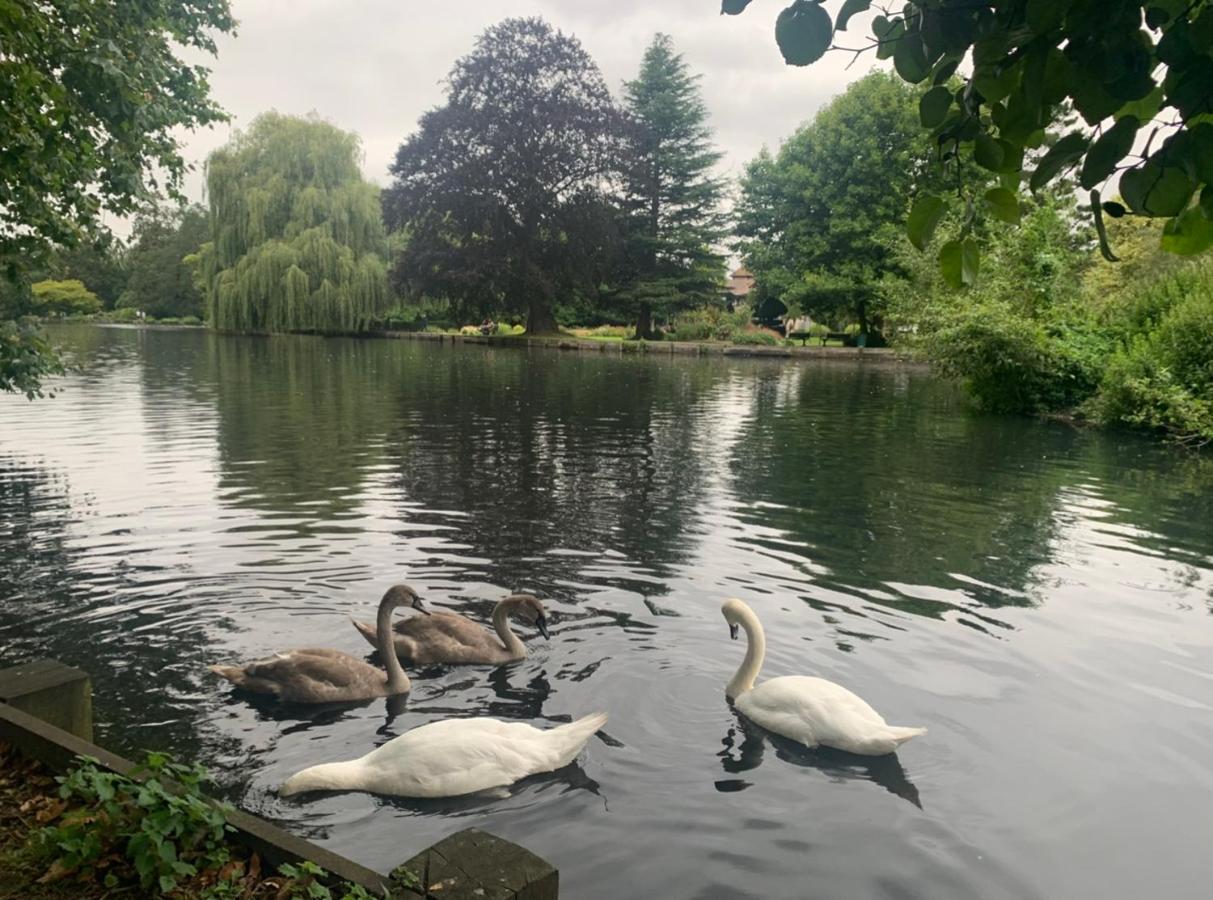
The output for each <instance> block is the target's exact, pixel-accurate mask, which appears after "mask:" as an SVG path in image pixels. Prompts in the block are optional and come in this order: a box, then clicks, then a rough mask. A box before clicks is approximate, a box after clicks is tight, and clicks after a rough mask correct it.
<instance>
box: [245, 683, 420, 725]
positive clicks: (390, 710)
mask: <svg viewBox="0 0 1213 900" xmlns="http://www.w3.org/2000/svg"><path fill="white" fill-rule="evenodd" d="M227 696H228V697H229V698H230V699H231V700H233V701H237V702H240V703H244V704H246V705H248V706H250V707H252V709H253V710H254V711H256V713H257V718H258V719H259V720H260V721H263V722H293V723H294V724H292V725H288V726H287V727H285V728H283V729H282V731H281V732H280V734H282V735H287V734H297V733H299V732H303V731H307V730H309V729H311V728H323V727H327V726H330V725H333V724H335V723H337V722H340V721H341V720H342V719H344V718H346V716H347V715H348V714H349V713H352V712H353V711H354V710H356V709H366V708H367V707H369V706H371V705H372V704H374V703H383V704H384V707H385V712H386V721H385V722H384V724H383V725H382V726H380V728H379V730H378V733H380V734H382V733H384V731H383V729H386V728H388V727H389V726H390V725H391V724H392V722H393V721H394V720H395V719H396V718H397V717H398V716H400V715H402V714H403V713H404V712H405V710H406V709H407V708H408V700H409V695H408V694H407V693H404V694H395V695H393V696H391V697H368V698H366V699H365V700H343V701H341V702H338V703H286V702H283V701H281V700H279V699H277V698H276V697H273V696H271V695H270V694H258V693H254V692H252V691H245V690H241V689H240V688H233V689H231V690H230V691H229V692H228V694H227Z"/></svg>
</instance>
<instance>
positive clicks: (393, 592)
mask: <svg viewBox="0 0 1213 900" xmlns="http://www.w3.org/2000/svg"><path fill="white" fill-rule="evenodd" d="M379 603H380V604H381V605H383V604H386V605H387V607H388V608H389V609H395V608H396V607H398V606H407V607H410V608H412V609H415V610H417V612H419V613H424V614H425V615H427V616H428V615H429V614H430V611H429V610H428V609H426V608H425V607H424V606H423V605H422V603H421V596H420V595H419V594H418V593H417V592H416V591H415V590H413V589H412V588H411V587H409V586H408V585H407V584H394V585H392V586H391V587H390V588H388V589H387V592H386V593H385V594H384V595H383V599H382V600H380V601H379Z"/></svg>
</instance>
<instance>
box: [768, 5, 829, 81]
mask: <svg viewBox="0 0 1213 900" xmlns="http://www.w3.org/2000/svg"><path fill="white" fill-rule="evenodd" d="M833 36H834V23H833V22H831V21H830V14H829V13H827V12H826V11H825V10H824V9H822V8H821V6H820V5H818V4H817V3H812V2H810V0H795V2H794V3H793V4H792V5H791V6H789V7H787V8H786V9H785V10H784V11H783V12H781V13H780V14H779V18H777V19H776V20H775V42H776V43H777V44H779V52H780V53H782V54H783V59H784V62H786V63H787V64H788V65H790V66H807V65H809V64H810V63H813V62H816V61H817V60H819V59H821V57H822V56H823V55H824V54H825V52H826V50H827V49H828V48H829V46H830V40H831V39H832V38H833Z"/></svg>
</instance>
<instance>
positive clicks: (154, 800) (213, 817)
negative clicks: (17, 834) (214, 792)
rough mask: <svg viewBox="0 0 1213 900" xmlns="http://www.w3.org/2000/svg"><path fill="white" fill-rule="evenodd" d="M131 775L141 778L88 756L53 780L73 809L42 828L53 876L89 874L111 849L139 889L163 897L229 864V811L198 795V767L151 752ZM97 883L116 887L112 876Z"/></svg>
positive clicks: (203, 774) (201, 774) (200, 771)
mask: <svg viewBox="0 0 1213 900" xmlns="http://www.w3.org/2000/svg"><path fill="white" fill-rule="evenodd" d="M132 775H135V776H139V775H146V776H147V777H146V778H144V779H143V780H136V779H135V778H131V777H127V776H125V775H119V774H117V773H114V772H108V771H105V770H103V769H101V768H99V767H98V764H97V761H96V760H94V759H87V758H86V759H83V760H82V761H81V763H80V765H78V766H77V767H76V768H74V769H72V770H71V771H70V772H69V773H68V774H67V775H65V776H63V777H61V778H59V779H58V781H59V784H60V787H59V796H60V797H62V798H63V799H64V800H68V801H70V802H72V803H74V804H79V807H78V808H77V809H76V810H73V811H72V812H71V813H68V814H67V815H65V816H64V818H63V819H62V820H61V821H60V822H59V823H58V824H56V825H52V826H49V827H48V828H46V829H45V830H44V831H43V834H42V840H43V843H44V846H45V848H46V849H47V851H48V853H49V854H51V855H52V857H53V859H54V866H55V870H56V872H57V873H60V874H62V875H67V874H76V875H78V876H84V877H89V876H91V875H92V874H93V873H94V870H95V869H96V868H97V866H98V865H99V864H100V863H101V862H102V860H104V859H105V858H106V857H107V856H108V855H109V854H111V853H113V852H115V851H116V850H117V851H119V852H121V853H122V854H123V855H124V856H125V857H126V859H127V860H128V861H129V862H130V864H131V866H133V868H134V870H135V872H136V874H137V875H138V880H139V884H140V885H141V886H142V887H143V888H144V889H151V888H156V889H158V890H159V891H160V892H161V893H168V892H170V891H172V890H173V889H174V888H176V887H177V883H178V882H179V881H180V880H181V879H183V878H191V877H193V876H195V875H197V874H198V872H199V870H200V869H204V868H217V867H219V866H221V865H223V864H224V863H225V862H227V859H228V850H227V845H226V841H225V837H226V834H227V832H229V831H230V830H231V827H230V826H229V825H228V824H227V818H226V810H227V809H229V808H230V807H227V806H225V805H224V804H221V803H216V802H214V801H212V800H209V799H208V798H206V797H205V796H203V794H202V792H201V784H202V782H203V780H204V779H205V778H206V772H205V770H204V769H202V768H201V767H200V766H196V765H195V766H189V765H184V764H181V763H175V762H172V761H171V760H170V759H169V758H168V757H167V756H165V755H164V754H160V753H149V754H148V756H147V761H146V762H145V763H144V764H143V765H142V766H140V767H139V768H138V769H136V770H135V772H133V773H132ZM172 782H175V783H176V785H177V786H179V787H177V786H174V785H173V784H172ZM98 880H103V881H104V883H105V885H106V887H110V888H115V887H117V886H118V884H119V876H118V875H117V874H115V873H114V872H107V873H105V874H104V875H100V876H99V878H98Z"/></svg>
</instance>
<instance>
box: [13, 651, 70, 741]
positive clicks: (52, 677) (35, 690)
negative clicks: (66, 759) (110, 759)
mask: <svg viewBox="0 0 1213 900" xmlns="http://www.w3.org/2000/svg"><path fill="white" fill-rule="evenodd" d="M0 702H2V703H7V704H8V705H9V706H12V707H14V708H15V709H19V710H21V711H22V712H25V713H29V714H30V715H31V716H36V717H38V718H39V719H42V720H43V721H44V722H49V723H50V724H51V725H54V726H55V727H56V728H62V729H63V730H64V731H66V732H68V733H69V734H73V735H75V736H76V737H78V738H81V739H82V740H85V741H92V739H93V683H92V681H90V680H89V677H88V674H87V673H86V672H82V671H80V670H79V669H76V668H73V667H72V666H65V665H64V664H63V663H61V662H55V661H54V660H50V659H36V660H34V661H33V662H30V663H25V664H24V665H20V666H13V667H12V668H9V669H0Z"/></svg>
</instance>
